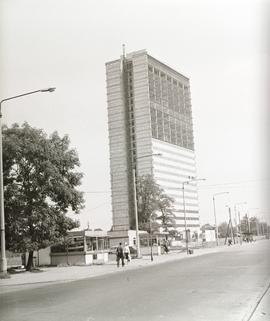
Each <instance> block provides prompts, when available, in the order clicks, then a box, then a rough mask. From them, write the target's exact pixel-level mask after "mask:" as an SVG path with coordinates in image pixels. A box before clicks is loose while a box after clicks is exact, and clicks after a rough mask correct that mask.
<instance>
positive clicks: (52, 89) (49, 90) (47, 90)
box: [40, 87, 56, 93]
mask: <svg viewBox="0 0 270 321" xmlns="http://www.w3.org/2000/svg"><path fill="white" fill-rule="evenodd" d="M55 89H56V88H55V87H50V88H44V89H40V91H41V92H42V93H45V92H50V93H51V92H53V91H55Z"/></svg>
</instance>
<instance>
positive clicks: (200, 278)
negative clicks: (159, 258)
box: [0, 240, 270, 321]
mask: <svg viewBox="0 0 270 321" xmlns="http://www.w3.org/2000/svg"><path fill="white" fill-rule="evenodd" d="M269 249H270V241H269V240H264V241H257V242H255V243H249V244H243V245H242V246H239V245H235V246H232V247H226V248H224V249H223V250H221V251H220V252H217V253H210V254H205V255H202V256H198V257H192V256H189V257H187V258H185V259H182V260H175V261H173V262H167V263H162V264H159V265H153V266H147V267H143V268H138V269H134V270H128V268H123V270H122V273H116V274H110V275H102V276H98V277H95V278H91V279H84V280H79V281H74V282H70V283H61V284H54V285H48V286H44V287H41V288H35V289H27V290H21V291H17V292H10V293H5V294H1V295H0V311H1V314H0V320H1V321H18V320H20V321H32V320H38V321H43V320H50V321H54V320H55V321H56V320H57V321H60V320H61V321H62V320H63V321H64V320H65V321H92V320H104V321H105V320H107V321H108V320H166V321H167V320H169V321H170V320H175V321H176V320H177V321H179V320H180V321H181V320H183V321H195V320H196V321H200V320H204V321H223V320H224V321H238V320H239V321H240V320H241V321H242V320H243V318H244V316H246V315H247V314H248V313H249V311H250V309H251V307H252V305H253V304H254V301H255V300H256V298H258V296H259V294H260V293H261V292H262V291H263V289H264V288H265V286H266V285H267V282H268V281H269V277H270V273H269V267H270V259H269V253H270V251H269Z"/></svg>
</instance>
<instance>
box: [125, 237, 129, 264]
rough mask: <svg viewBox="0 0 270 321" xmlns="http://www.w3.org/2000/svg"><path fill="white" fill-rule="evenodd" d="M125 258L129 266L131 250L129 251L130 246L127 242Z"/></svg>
mask: <svg viewBox="0 0 270 321" xmlns="http://www.w3.org/2000/svg"><path fill="white" fill-rule="evenodd" d="M124 256H125V259H126V260H127V264H128V262H130V250H129V246H128V244H127V242H125V246H124Z"/></svg>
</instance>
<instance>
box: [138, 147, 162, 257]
mask: <svg viewBox="0 0 270 321" xmlns="http://www.w3.org/2000/svg"><path fill="white" fill-rule="evenodd" d="M161 155H162V154H160V153H155V154H149V155H143V156H139V157H136V158H135V161H137V160H138V159H140V158H145V157H151V156H161ZM132 180H133V197H134V214H135V226H136V245H137V246H136V247H137V258H138V259H139V258H141V246H140V239H139V220H138V207H137V188H136V169H135V165H133V167H132ZM152 261H153V259H152Z"/></svg>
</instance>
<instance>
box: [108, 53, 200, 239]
mask: <svg viewBox="0 0 270 321" xmlns="http://www.w3.org/2000/svg"><path fill="white" fill-rule="evenodd" d="M106 75H107V102H108V122H109V124H108V126H109V143H110V167H111V190H112V211H113V227H112V232H113V233H115V235H117V234H118V235H120V234H121V233H122V232H123V231H127V230H130V229H134V228H135V216H134V198H133V195H134V190H133V184H132V182H133V180H132V168H135V172H136V176H137V177H139V176H142V175H147V174H151V175H153V177H154V179H155V180H156V182H157V183H158V184H159V185H160V186H161V187H162V188H163V189H164V191H165V192H166V194H167V195H169V196H171V197H172V198H174V200H175V203H174V214H175V216H176V227H177V230H178V231H180V232H184V229H185V222H184V206H183V205H184V204H183V193H182V183H183V182H184V181H187V180H189V177H195V176H196V165H195V153H194V140H193V124H192V112H191V98H190V85H189V79H188V78H187V77H185V76H184V75H182V74H181V73H179V72H177V71H175V70H174V69H172V68H170V67H169V66H167V65H165V64H164V63H162V62H160V61H158V60H157V59H155V58H153V57H152V56H150V55H149V54H148V53H147V52H146V51H145V50H141V51H136V52H132V53H129V54H127V55H125V54H123V55H122V56H121V58H120V59H118V60H114V61H110V62H108V63H106ZM157 153H161V154H162V156H160V157H159V156H154V155H153V154H157ZM185 209H186V211H185V212H186V224H187V229H188V230H190V232H191V234H192V233H194V232H195V231H196V232H199V228H200V224H199V209H198V193H197V186H196V182H191V183H189V184H186V185H185ZM183 234H184V233H183Z"/></svg>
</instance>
